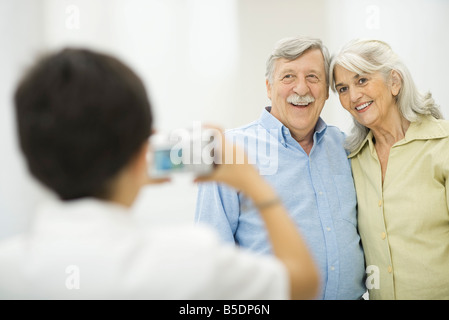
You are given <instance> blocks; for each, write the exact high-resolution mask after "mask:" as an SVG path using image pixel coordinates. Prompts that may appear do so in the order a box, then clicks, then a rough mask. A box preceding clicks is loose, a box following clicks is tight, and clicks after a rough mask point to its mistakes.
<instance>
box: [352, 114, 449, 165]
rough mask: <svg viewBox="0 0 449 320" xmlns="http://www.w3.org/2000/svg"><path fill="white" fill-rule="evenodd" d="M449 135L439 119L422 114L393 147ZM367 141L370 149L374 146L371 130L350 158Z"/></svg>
mask: <svg viewBox="0 0 449 320" xmlns="http://www.w3.org/2000/svg"><path fill="white" fill-rule="evenodd" d="M448 136H449V132H448V131H447V130H446V129H445V128H444V127H443V126H442V125H441V124H440V123H439V122H438V120H437V119H435V118H434V117H432V116H430V115H429V116H428V115H426V116H422V117H421V118H420V120H418V121H414V122H411V123H410V126H409V128H408V129H407V132H406V133H405V137H404V139H402V140H399V141H398V142H396V143H395V144H394V145H393V147H394V146H400V145H404V144H407V143H410V142H412V141H414V140H430V139H441V138H445V137H448ZM366 143H368V144H369V145H370V149H372V148H374V143H373V133H372V131H371V130H370V131H369V132H368V134H367V136H366V138H365V139H364V140H363V142H362V143H361V144H360V146H359V147H358V148H357V149H356V150H355V151H353V152H351V154H350V155H349V158H352V157H354V156H355V155H357V154H358V153H359V152H360V151H361V150H362V149H363V147H364V146H365V144H366Z"/></svg>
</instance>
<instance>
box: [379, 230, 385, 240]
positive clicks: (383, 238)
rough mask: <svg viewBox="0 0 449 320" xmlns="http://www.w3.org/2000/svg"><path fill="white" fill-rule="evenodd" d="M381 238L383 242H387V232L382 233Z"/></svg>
mask: <svg viewBox="0 0 449 320" xmlns="http://www.w3.org/2000/svg"><path fill="white" fill-rule="evenodd" d="M380 237H381V238H382V240H385V238H386V237H387V234H386V233H385V232H382V233H381V234H380Z"/></svg>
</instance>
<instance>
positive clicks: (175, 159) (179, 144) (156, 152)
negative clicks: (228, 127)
mask: <svg viewBox="0 0 449 320" xmlns="http://www.w3.org/2000/svg"><path fill="white" fill-rule="evenodd" d="M216 145H217V140H216V131H215V130H214V129H205V128H202V127H194V128H193V129H177V130H173V131H172V132H170V133H159V134H154V135H153V136H152V137H151V139H150V152H149V154H148V161H149V175H150V177H152V178H166V177H169V176H172V175H173V174H178V173H191V174H193V175H194V176H204V175H208V174H210V173H211V172H212V171H213V169H214V166H215V163H217V161H216V157H217V152H216V148H215V147H216Z"/></svg>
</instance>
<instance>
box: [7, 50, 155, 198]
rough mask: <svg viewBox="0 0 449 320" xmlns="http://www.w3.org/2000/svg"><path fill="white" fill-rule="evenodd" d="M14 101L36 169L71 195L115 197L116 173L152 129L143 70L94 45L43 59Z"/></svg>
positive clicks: (27, 152) (31, 166)
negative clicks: (112, 194) (140, 73)
mask: <svg viewBox="0 0 449 320" xmlns="http://www.w3.org/2000/svg"><path fill="white" fill-rule="evenodd" d="M14 100H15V101H14V102H15V110H16V116H17V124H18V133H19V142H20V147H21V149H22V151H23V153H24V155H25V158H26V161H27V164H28V168H29V170H30V171H31V173H32V174H33V175H34V176H35V177H36V178H37V179H38V180H40V181H41V182H42V183H44V184H45V185H46V186H48V187H49V188H50V189H52V190H54V191H56V193H57V194H58V195H59V196H60V197H61V198H62V199H63V200H69V199H76V198H81V197H89V196H91V197H97V198H103V199H106V198H108V197H109V196H110V190H109V184H110V182H111V180H112V179H113V178H114V177H115V176H116V174H117V173H118V172H119V171H120V170H121V169H122V168H124V167H125V165H126V164H127V163H129V161H130V160H131V158H132V157H133V156H134V155H135V154H136V153H137V151H138V150H140V148H141V147H142V145H143V143H144V142H145V141H146V140H147V139H148V138H149V136H150V133H151V130H152V128H151V127H152V114H151V107H150V103H149V101H148V97H147V93H146V90H145V88H144V85H143V83H142V81H141V80H140V79H139V77H138V76H137V75H136V74H135V73H134V72H133V71H132V70H131V69H130V68H128V67H127V66H125V65H124V64H123V63H122V62H120V61H119V60H118V59H116V58H114V57H111V56H108V55H105V54H101V53H96V52H93V51H90V50H86V49H64V50H62V51H60V52H57V53H55V54H52V55H49V56H47V57H44V58H43V59H41V60H40V61H38V63H37V64H36V65H35V66H34V67H32V69H31V70H30V71H29V72H27V73H26V74H25V76H24V78H23V79H22V80H21V82H20V83H19V86H18V88H17V90H16V92H15V97H14Z"/></svg>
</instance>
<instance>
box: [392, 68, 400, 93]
mask: <svg viewBox="0 0 449 320" xmlns="http://www.w3.org/2000/svg"><path fill="white" fill-rule="evenodd" d="M390 80H391V94H392V95H393V96H395V97H396V96H397V95H398V94H399V91H401V88H402V77H401V75H400V74H399V72H397V71H396V70H392V71H391V74H390Z"/></svg>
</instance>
